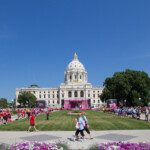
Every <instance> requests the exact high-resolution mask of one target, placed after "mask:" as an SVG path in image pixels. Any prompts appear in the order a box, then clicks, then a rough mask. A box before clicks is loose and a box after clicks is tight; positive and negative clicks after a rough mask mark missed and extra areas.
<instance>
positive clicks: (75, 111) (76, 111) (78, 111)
mask: <svg viewBox="0 0 150 150" xmlns="http://www.w3.org/2000/svg"><path fill="white" fill-rule="evenodd" d="M72 112H73V113H80V110H73V111H72Z"/></svg>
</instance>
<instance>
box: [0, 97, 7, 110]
mask: <svg viewBox="0 0 150 150" xmlns="http://www.w3.org/2000/svg"><path fill="white" fill-rule="evenodd" d="M0 107H2V108H7V107H8V103H7V99H6V98H1V99H0Z"/></svg>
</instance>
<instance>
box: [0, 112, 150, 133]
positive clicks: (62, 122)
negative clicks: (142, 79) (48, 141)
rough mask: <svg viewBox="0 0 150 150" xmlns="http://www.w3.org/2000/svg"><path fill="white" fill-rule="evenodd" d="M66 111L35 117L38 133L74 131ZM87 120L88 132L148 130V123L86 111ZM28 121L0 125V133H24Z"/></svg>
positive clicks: (22, 120) (71, 120)
mask: <svg viewBox="0 0 150 150" xmlns="http://www.w3.org/2000/svg"><path fill="white" fill-rule="evenodd" d="M67 112H68V111H58V112H53V113H51V114H50V117H49V120H46V115H45V114H42V115H39V116H37V117H36V120H35V124H36V127H37V129H38V130H40V131H75V121H74V120H75V118H76V116H70V115H68V114H67ZM85 112H86V113H87V119H88V122H89V125H90V130H126V129H150V123H149V122H146V121H142V120H135V119H132V118H120V117H118V116H116V115H113V114H106V113H103V112H98V111H92V110H87V111H85ZM28 126H29V120H27V119H21V120H18V121H13V122H11V123H8V124H6V125H0V131H26V130H27V128H28Z"/></svg>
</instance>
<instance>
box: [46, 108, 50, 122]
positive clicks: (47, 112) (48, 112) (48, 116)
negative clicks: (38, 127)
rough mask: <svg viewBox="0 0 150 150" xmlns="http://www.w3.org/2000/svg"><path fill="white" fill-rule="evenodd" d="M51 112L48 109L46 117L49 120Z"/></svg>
mask: <svg viewBox="0 0 150 150" xmlns="http://www.w3.org/2000/svg"><path fill="white" fill-rule="evenodd" d="M49 113H50V111H49V110H47V112H46V116H47V117H46V119H47V120H49Z"/></svg>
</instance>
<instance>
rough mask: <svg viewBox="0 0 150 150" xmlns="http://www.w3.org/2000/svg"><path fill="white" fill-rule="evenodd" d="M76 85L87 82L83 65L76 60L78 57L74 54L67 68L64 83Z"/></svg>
mask: <svg viewBox="0 0 150 150" xmlns="http://www.w3.org/2000/svg"><path fill="white" fill-rule="evenodd" d="M70 82H71V83H74V82H76V83H78V82H80V83H81V82H87V72H86V70H85V68H84V66H83V64H82V63H81V62H80V61H79V60H78V56H77V54H76V53H75V54H74V58H73V60H72V61H71V62H70V63H69V65H68V66H67V69H66V72H65V83H70Z"/></svg>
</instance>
